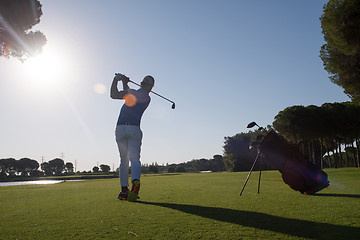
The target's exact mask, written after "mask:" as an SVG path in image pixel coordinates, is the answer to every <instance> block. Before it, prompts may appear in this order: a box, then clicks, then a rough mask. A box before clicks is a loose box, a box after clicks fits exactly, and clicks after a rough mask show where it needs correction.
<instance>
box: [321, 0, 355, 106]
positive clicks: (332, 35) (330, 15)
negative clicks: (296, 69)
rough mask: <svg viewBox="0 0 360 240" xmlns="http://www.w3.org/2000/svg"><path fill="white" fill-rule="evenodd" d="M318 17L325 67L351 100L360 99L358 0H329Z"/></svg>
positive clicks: (322, 57)
mask: <svg viewBox="0 0 360 240" xmlns="http://www.w3.org/2000/svg"><path fill="white" fill-rule="evenodd" d="M320 20H321V27H322V33H323V34H324V39H325V41H326V44H324V45H323V46H322V47H321V51H320V57H321V59H322V61H323V63H324V67H325V70H326V71H327V72H328V73H329V74H330V79H331V81H332V82H334V83H335V84H337V85H339V86H341V87H342V88H343V89H344V92H345V93H346V94H347V95H348V96H349V97H350V98H351V99H352V101H355V102H360V28H359V26H360V1H359V0H329V2H328V3H327V4H325V6H324V13H323V15H322V16H321V18H320Z"/></svg>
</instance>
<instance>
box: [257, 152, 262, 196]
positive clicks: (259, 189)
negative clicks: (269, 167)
mask: <svg viewBox="0 0 360 240" xmlns="http://www.w3.org/2000/svg"><path fill="white" fill-rule="evenodd" d="M261 170H262V158H260V173H259V183H258V193H260V180H261Z"/></svg>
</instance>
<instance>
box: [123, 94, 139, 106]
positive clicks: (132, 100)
mask: <svg viewBox="0 0 360 240" xmlns="http://www.w3.org/2000/svg"><path fill="white" fill-rule="evenodd" d="M124 99H125V105H126V106H128V107H133V106H135V104H136V101H137V99H136V97H135V96H134V95H132V94H130V93H128V94H126V95H125V96H124Z"/></svg>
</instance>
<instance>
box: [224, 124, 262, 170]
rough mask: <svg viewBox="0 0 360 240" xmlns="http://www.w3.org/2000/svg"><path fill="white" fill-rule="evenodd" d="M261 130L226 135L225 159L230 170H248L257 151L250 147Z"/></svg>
mask: <svg viewBox="0 0 360 240" xmlns="http://www.w3.org/2000/svg"><path fill="white" fill-rule="evenodd" d="M258 134H259V132H257V131H255V132H251V131H250V132H248V133H238V134H236V135H235V136H232V137H225V145H224V146H223V147H224V157H223V161H224V164H225V167H226V169H227V170H228V171H247V170H249V169H250V168H251V165H252V163H253V162H254V159H255V157H256V151H255V150H254V149H250V145H251V143H252V142H253V141H254V140H255V139H256V136H257V135H258Z"/></svg>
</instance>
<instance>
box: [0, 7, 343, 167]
mask: <svg viewBox="0 0 360 240" xmlns="http://www.w3.org/2000/svg"><path fill="white" fill-rule="evenodd" d="M326 2H327V1H325V0H319V1H314V0H306V1H294V0H293V1H285V0H274V1H266V0H256V1H250V0H243V1H235V0H234V1H230V0H228V1H220V0H219V1H215V0H212V1H209V0H198V1H191V0H184V1H168V0H152V1H145V0H141V1H120V0H119V1H110V0H109V1H91V3H90V2H89V1H84V0H78V1H69V0H62V1H49V0H42V1H41V3H42V5H43V16H42V17H41V22H40V24H38V25H36V26H35V27H34V29H38V30H40V31H42V32H43V33H44V34H45V35H46V37H47V39H48V43H47V45H46V47H45V48H44V52H43V56H42V58H40V59H43V60H39V61H38V62H36V61H34V63H31V61H28V62H27V63H25V64H22V63H21V62H19V61H18V60H16V59H5V58H1V59H0V66H1V70H0V111H1V116H2V117H1V120H0V123H1V125H0V127H1V135H0V158H7V157H14V158H16V159H19V158H22V157H30V158H32V159H35V160H38V161H39V162H41V161H42V159H43V160H44V161H49V160H52V159H54V158H57V157H62V156H64V161H65V162H73V163H75V160H76V165H77V170H81V171H82V170H91V169H92V167H94V166H95V165H97V164H108V165H109V166H110V167H111V168H113V166H114V167H115V168H116V167H117V165H118V163H119V154H118V150H117V146H116V142H115V138H114V130H115V124H116V120H117V117H118V114H119V111H120V108H121V106H122V103H123V102H122V101H118V100H112V99H110V97H109V87H110V84H111V82H112V78H113V76H114V73H116V72H120V73H123V74H126V75H127V76H129V77H130V78H131V79H132V80H134V81H136V82H140V81H141V80H142V78H143V77H144V76H145V75H148V74H150V75H152V76H154V78H155V81H156V83H155V87H154V89H153V90H154V91H156V92H158V93H160V94H162V95H164V96H165V97H167V98H169V99H171V100H173V101H174V102H176V109H175V110H172V109H171V103H168V102H166V101H164V100H163V99H161V98H159V97H157V96H155V95H152V102H151V104H150V106H149V108H148V109H147V111H146V112H145V114H144V116H143V119H142V130H143V132H144V138H143V147H142V154H141V155H142V156H141V160H142V163H148V164H151V163H153V162H157V163H158V164H166V163H180V162H186V161H190V160H192V159H199V158H211V157H212V156H213V155H215V154H222V153H223V144H224V137H226V136H233V135H235V134H236V133H240V132H247V131H248V130H247V129H246V128H245V126H246V124H247V123H248V122H251V121H256V122H257V123H258V124H259V125H262V126H266V125H268V124H272V122H273V120H274V117H275V116H276V115H277V113H278V112H279V111H281V110H283V109H284V108H285V107H288V106H293V105H305V106H307V105H311V104H313V105H318V106H319V105H321V104H323V103H325V102H343V101H348V100H349V98H348V97H347V96H346V95H345V94H344V93H343V90H342V89H341V88H340V87H338V86H337V85H335V84H333V83H332V82H331V81H330V80H329V78H328V74H327V72H326V71H325V70H324V69H323V65H322V61H321V59H320V58H319V51H320V47H321V45H322V44H324V40H323V35H322V33H321V25H320V21H319V17H320V16H321V14H322V8H323V5H324V4H325V3H326ZM44 59H45V60H44ZM31 64H33V65H31ZM29 66H30V67H29ZM29 69H32V70H29ZM119 87H120V86H119ZM134 88H136V86H134Z"/></svg>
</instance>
